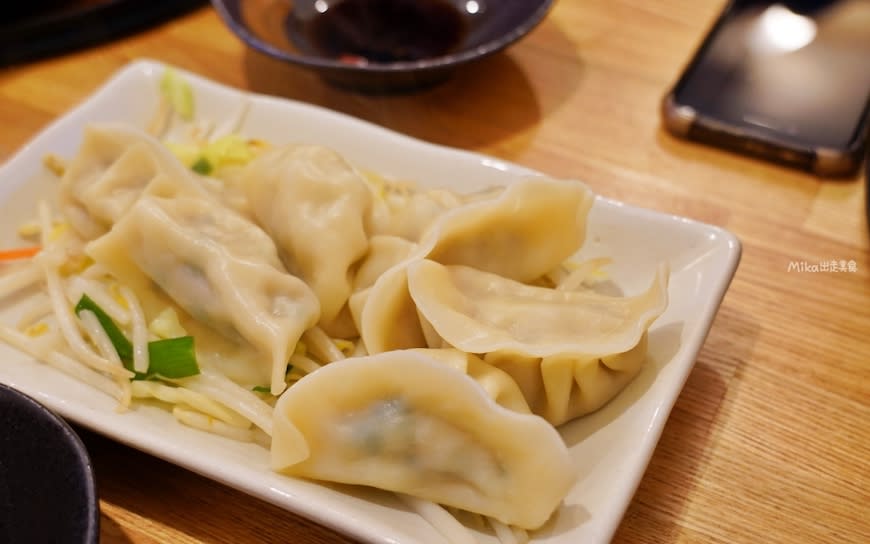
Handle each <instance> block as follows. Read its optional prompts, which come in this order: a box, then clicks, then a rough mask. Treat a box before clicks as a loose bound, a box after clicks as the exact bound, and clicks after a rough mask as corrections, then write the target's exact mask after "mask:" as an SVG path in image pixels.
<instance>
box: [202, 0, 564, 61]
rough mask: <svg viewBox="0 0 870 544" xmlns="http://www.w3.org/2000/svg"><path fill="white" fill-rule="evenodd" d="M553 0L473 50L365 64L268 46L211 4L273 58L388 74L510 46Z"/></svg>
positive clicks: (219, 4)
mask: <svg viewBox="0 0 870 544" xmlns="http://www.w3.org/2000/svg"><path fill="white" fill-rule="evenodd" d="M240 1H241V0H240ZM555 1H556V0H539V3H540V5H539V6H538V8H537V9H536V10H535V12H534V13H533V14H532V15H531V16H530V17H528V18H527V19H526V20H525V21H523V22H522V23H521V24H519V25H517V26H515V27H514V28H513V29H512V30H511V31H510V32H506V33H505V34H503V35H502V36H501V37H499V38H498V39H495V40H490V41H488V42H486V43H483V44H481V45H478V46H476V47H474V48H472V49H466V50H462V51H459V52H457V53H451V54H448V55H442V56H439V57H432V58H428V59H422V60H416V61H401V62H390V63H378V62H372V63H367V64H348V63H346V62H340V61H336V60H330V59H327V58H323V57H310V56H306V55H295V54H293V53H288V52H287V51H284V50H282V49H279V48H277V47H275V46H273V45H270V44H269V43H267V42H264V41H263V40H261V39H260V38H258V37H256V36H255V35H254V34H252V33H251V32H249V31H248V29H247V26H246V25H245V24H244V22H242V21H239V20H237V19H235V18H234V17H233V16H232V15H230V13H229V10H228V9H227V6H226V4H225V0H211V3H212V6H214V8H215V10H216V11H217V12H218V15H220V17H221V19H223V21H224V23H225V24H226V25H227V26H228V27H229V28H230V30H232V31H233V33H235V34H236V35H237V36H238V37H239V38H241V39H242V41H244V42H245V43H247V44H248V45H250V46H251V47H253V48H254V49H256V50H258V51H260V52H262V53H266V54H267V55H271V56H273V57H277V58H280V59H283V60H286V61H288V62H292V63H295V64H300V65H302V66H307V67H309V68H318V69H328V70H336V71H345V72H367V73H383V74H388V73H395V72H412V71H416V72H419V71H424V70H430V69H440V68H447V67H453V66H458V65H461V64H465V63H467V62H470V61H473V60H477V59H480V58H483V57H485V56H487V55H490V54H492V53H495V52H497V51H499V50H501V49H504V48H505V47H507V46H509V45H511V44H512V43H514V42H516V41H517V40H519V39H520V38H522V37H523V36H525V35H526V34H528V33H529V32H531V31H532V29H534V28H535V27H536V26H537V25H538V24H540V23H541V21H543V20H544V17H545V16H546V15H547V12H549V11H550V8H552V7H553V4H554V3H555Z"/></svg>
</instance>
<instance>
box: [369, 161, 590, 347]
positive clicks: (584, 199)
mask: <svg viewBox="0 0 870 544" xmlns="http://www.w3.org/2000/svg"><path fill="white" fill-rule="evenodd" d="M593 200H594V196H593V194H592V193H591V191H589V189H588V188H587V187H586V186H585V185H583V184H582V183H579V182H576V181H561V180H553V179H550V178H545V177H531V178H527V179H522V180H519V181H517V182H516V183H514V184H513V185H511V186H509V187H507V188H505V189H504V190H500V191H485V192H482V193H480V194H477V195H473V197H471V198H469V199H468V200H467V201H466V202H465V203H464V204H463V205H461V206H459V207H456V208H454V209H451V210H450V211H448V212H446V213H444V214H443V215H441V216H440V217H438V219H436V220H435V222H434V223H433V224H432V226H431V227H430V228H429V229H428V230H427V231H426V233H425V234H424V235H423V239H422V241H421V242H420V243H419V244H418V246H417V248H416V249H415V250H414V251H413V252H412V253H411V254H410V255H409V256H408V257H407V258H406V259H404V260H402V261H400V262H399V263H397V264H396V265H394V266H393V267H392V268H390V269H389V270H387V271H386V272H385V273H383V274H382V275H381V276H380V277H379V278H378V279H377V281H376V282H375V283H374V285H372V287H371V288H370V289H368V290H366V291H365V293H364V294H358V295H355V296H354V297H355V299H354V300H353V302H352V310H353V311H352V313H353V315H354V318H355V320H356V322H357V328H358V329H359V331H360V335H361V337H362V339H363V342H364V343H365V345H366V347H367V348H368V350H369V353H380V352H382V351H388V350H391V349H406V348H415V347H425V346H426V345H427V344H426V342H425V335H424V333H425V331H424V330H423V327H422V325H421V323H420V321H419V320H418V319H417V317H416V311H417V310H416V308H415V303H414V301H413V300H412V299H411V296H410V294H409V292H408V279H407V267H408V266H410V265H412V264H413V263H415V262H418V261H420V260H421V259H431V260H433V261H437V262H441V263H444V264H462V265H466V266H470V267H474V268H476V269H480V270H485V271H488V272H491V273H493V274H500V275H502V276H504V277H506V278H513V279H517V280H519V281H529V280H533V279H536V278H538V277H540V276H541V275H543V274H545V273H547V272H549V271H551V270H553V269H554V268H556V267H557V266H558V265H559V264H560V263H561V262H562V261H564V260H565V259H566V258H568V257H569V256H571V255H572V254H574V253H575V252H576V251H577V250H578V249H580V246H581V245H582V244H583V240H584V238H585V233H586V218H587V215H588V213H589V209H590V207H591V206H592V202H593Z"/></svg>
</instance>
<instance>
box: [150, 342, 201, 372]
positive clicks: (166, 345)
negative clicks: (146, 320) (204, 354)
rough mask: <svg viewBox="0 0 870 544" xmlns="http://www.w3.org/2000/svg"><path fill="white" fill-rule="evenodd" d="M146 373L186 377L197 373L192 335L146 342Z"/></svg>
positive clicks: (197, 367)
mask: <svg viewBox="0 0 870 544" xmlns="http://www.w3.org/2000/svg"><path fill="white" fill-rule="evenodd" d="M148 360H149V361H150V362H149V365H148V375H149V376H162V377H164V378H187V377H188V376H195V375H197V374H199V365H197V364H196V352H195V350H194V348H193V336H179V337H178V338H167V339H165V340H154V341H153V342H148Z"/></svg>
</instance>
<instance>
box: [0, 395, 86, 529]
mask: <svg viewBox="0 0 870 544" xmlns="http://www.w3.org/2000/svg"><path fill="white" fill-rule="evenodd" d="M0 395H2V396H6V397H8V398H10V399H12V401H13V402H15V403H18V404H19V405H20V406H22V407H25V408H26V409H27V410H28V411H29V412H31V413H33V414H38V416H39V417H41V418H43V420H44V421H47V422H50V423H51V424H52V425H54V426H55V427H57V428H58V429H59V430H60V431H61V433H62V434H63V442H64V443H66V444H67V445H69V446H70V447H71V450H72V451H73V453H74V454H75V456H76V457H77V458H78V459H79V462H80V463H79V464H80V466H81V468H82V473H83V474H84V476H85V478H84V481H82V484H83V487H84V490H85V496H86V497H87V503H88V504H87V518H88V519H87V525H86V528H85V532H84V533H83V534H82V540H81V542H83V543H87V544H91V543H93V544H96V543H97V542H99V540H100V507H99V498H98V495H97V483H96V478H95V476H94V467H93V464H92V463H91V457H90V455H89V454H88V450H87V448H85V445H84V443H83V442H82V439H81V437H79V435H78V434H77V433H76V432H75V430H73V428H72V427H71V426H70V425H69V423H67V422H66V421H65V420H64V419H63V418H62V417H60V416H59V415H57V414H56V413H55V412H54V411H53V410H51V409H50V408H48V407H47V406H45V405H43V404H42V403H40V402H39V401H38V400H36V399H34V398H33V397H31V396H30V395H28V394H27V393H24V392H22V391H20V390H18V389H16V388H15V387H13V386H11V385H8V384H5V383H0Z"/></svg>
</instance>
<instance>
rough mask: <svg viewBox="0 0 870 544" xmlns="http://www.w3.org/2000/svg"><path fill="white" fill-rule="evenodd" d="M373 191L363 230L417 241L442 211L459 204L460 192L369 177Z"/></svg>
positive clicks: (377, 234) (375, 234)
mask: <svg viewBox="0 0 870 544" xmlns="http://www.w3.org/2000/svg"><path fill="white" fill-rule="evenodd" d="M367 179H368V182H369V186H370V189H371V190H372V192H373V199H372V208H371V211H370V213H369V214H368V215H367V216H366V229H367V230H368V231H369V233H370V234H372V235H373V236H380V235H385V236H396V237H400V238H402V239H404V240H408V241H410V242H419V241H420V237H421V235H422V234H423V232H424V231H425V230H426V229H427V228H428V227H429V225H431V224H432V222H433V221H435V219H437V218H438V217H439V216H440V215H441V214H443V213H444V212H446V211H447V210H450V209H452V208H455V207H457V206H459V205H460V204H461V202H462V199H461V197H460V196H459V195H457V194H455V193H452V192H450V191H447V190H444V189H428V190H419V189H417V188H416V187H412V186H408V185H406V184H398V185H395V186H391V185H390V182H388V181H386V180H382V179H379V178H376V177H374V176H371V175H370V176H368V178H367Z"/></svg>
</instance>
